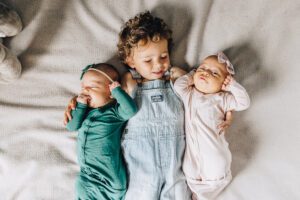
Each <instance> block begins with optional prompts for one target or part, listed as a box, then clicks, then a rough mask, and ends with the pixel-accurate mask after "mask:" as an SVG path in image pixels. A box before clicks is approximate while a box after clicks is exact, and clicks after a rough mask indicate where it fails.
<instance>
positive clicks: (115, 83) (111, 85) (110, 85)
mask: <svg viewBox="0 0 300 200" xmlns="http://www.w3.org/2000/svg"><path fill="white" fill-rule="evenodd" d="M119 86H121V85H120V83H119V82H118V81H115V82H113V83H111V84H109V90H110V91H112V90H113V89H115V88H116V87H119Z"/></svg>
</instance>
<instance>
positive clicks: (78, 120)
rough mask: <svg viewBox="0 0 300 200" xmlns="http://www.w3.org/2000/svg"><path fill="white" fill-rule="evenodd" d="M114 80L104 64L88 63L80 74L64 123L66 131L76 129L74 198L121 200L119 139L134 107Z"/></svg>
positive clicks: (122, 174)
mask: <svg viewBox="0 0 300 200" xmlns="http://www.w3.org/2000/svg"><path fill="white" fill-rule="evenodd" d="M118 79H119V74H118V72H117V70H116V69H115V68H114V67H113V66H111V65H109V64H106V63H100V64H95V65H89V66H87V67H86V68H85V69H84V70H83V73H82V75H81V88H82V89H81V93H80V94H79V95H78V97H77V99H76V100H77V106H76V108H75V110H72V113H71V114H72V119H71V120H70V121H69V122H68V123H67V129H68V130H70V131H75V130H78V132H79V133H78V139H77V140H78V144H77V148H78V149H77V152H78V161H79V165H80V172H79V175H78V178H77V181H76V193H77V197H76V198H77V199H81V200H89V199H114V200H121V199H123V198H124V196H125V192H126V186H127V179H126V168H125V163H124V160H123V157H122V153H121V145H120V144H121V141H120V140H121V134H122V130H123V127H124V125H125V123H126V121H127V120H128V119H129V118H131V117H132V116H133V115H135V113H136V112H137V107H136V105H135V103H134V101H133V100H132V99H131V97H130V96H129V95H128V94H127V93H126V92H125V91H124V90H122V89H121V87H120V84H119V83H118V82H117V80H118Z"/></svg>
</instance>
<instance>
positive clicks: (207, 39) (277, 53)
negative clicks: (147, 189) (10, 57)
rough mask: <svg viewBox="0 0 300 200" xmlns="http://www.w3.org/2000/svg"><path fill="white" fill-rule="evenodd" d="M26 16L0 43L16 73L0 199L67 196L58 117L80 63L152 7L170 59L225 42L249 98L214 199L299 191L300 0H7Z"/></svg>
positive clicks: (6, 95) (70, 162)
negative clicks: (226, 180) (167, 38)
mask: <svg viewBox="0 0 300 200" xmlns="http://www.w3.org/2000/svg"><path fill="white" fill-rule="evenodd" d="M6 2H9V3H10V5H12V6H13V7H14V8H16V10H17V12H18V13H19V14H20V17H21V19H22V22H23V30H22V32H21V33H19V34H18V35H17V36H15V37H13V38H11V39H9V38H7V39H4V44H6V46H8V47H9V49H11V50H12V52H13V53H14V54H16V55H18V56H19V59H20V61H21V64H22V67H23V71H22V75H21V77H20V79H18V80H17V81H15V82H13V83H12V84H10V85H0V127H1V128H0V194H1V199H4V200H12V199H13V200H40V199H51V200H61V199H74V181H75V176H76V174H77V172H78V166H77V158H76V150H75V147H76V133H75V132H74V133H68V132H67V131H66V129H65V127H64V126H63V123H62V120H63V111H64V108H65V106H66V104H67V102H68V100H69V99H70V98H71V97H72V96H73V95H74V94H75V93H77V92H78V91H79V89H80V88H79V85H80V84H79V77H80V74H81V69H82V68H83V67H85V66H86V65H88V64H91V63H97V62H109V63H111V64H114V65H116V66H117V67H118V69H119V70H120V72H124V71H125V69H124V68H123V67H122V66H121V64H120V63H119V62H118V59H117V57H116V44H117V38H118V35H117V34H118V32H119V31H120V27H121V25H122V24H123V23H124V22H125V21H126V20H128V19H129V18H130V17H132V16H134V15H135V14H136V13H138V12H140V11H144V10H145V9H149V10H152V11H153V12H154V13H155V14H156V15H158V16H160V17H162V18H163V19H165V21H166V22H167V24H168V25H169V26H170V27H171V28H172V29H173V36H174V44H175V46H174V51H173V53H172V57H171V60H172V64H173V65H177V66H183V67H185V68H188V66H195V65H198V64H199V63H200V61H201V59H203V58H204V57H205V56H206V55H209V54H212V53H215V52H217V51H218V50H224V49H225V54H226V55H227V56H228V57H229V58H230V60H231V61H232V63H233V65H234V67H235V70H236V79H237V81H238V82H239V83H241V84H242V85H243V86H245V88H246V89H247V91H248V92H249V95H250V97H251V100H252V105H251V108H250V109H249V110H247V111H244V112H237V113H236V114H235V115H234V118H236V119H237V120H236V121H234V122H233V124H232V126H231V127H230V130H229V132H230V134H228V137H227V140H228V141H229V143H230V149H231V152H232V158H233V161H232V173H233V181H232V183H231V184H230V186H229V187H228V188H227V189H226V190H225V191H224V193H222V196H221V197H220V198H219V199H221V200H241V199H242V200H253V199H263V200H282V199H300V191H299V185H300V178H299V177H300V171H299V169H300V157H299V155H298V154H299V151H300V145H299V144H300V138H299V137H300V134H299V130H300V123H299V107H300V92H299V73H300V68H299V52H300V40H299V35H300V30H299V29H300V12H299V10H300V2H299V1H298V0H287V1H279V0H265V1H260V0H251V1H250V0H245V1H241V0H240V1H236V0H226V1H224V0H223V1H222V0H217V1H211V0H185V1H182V0H153V1H145V0H122V1H121V0H120V1H116V0H109V1H108V0H51V1H50V0H38V1H31V0H10V1H6Z"/></svg>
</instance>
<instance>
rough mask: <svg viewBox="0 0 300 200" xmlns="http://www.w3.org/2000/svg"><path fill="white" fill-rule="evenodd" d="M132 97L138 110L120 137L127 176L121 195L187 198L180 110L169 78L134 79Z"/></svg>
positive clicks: (148, 198)
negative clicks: (124, 191)
mask: <svg viewBox="0 0 300 200" xmlns="http://www.w3.org/2000/svg"><path fill="white" fill-rule="evenodd" d="M132 75H133V78H134V79H138V78H136V74H132ZM132 97H133V98H134V100H135V102H136V104H137V106H138V109H139V110H138V113H137V114H136V115H135V116H134V117H132V118H131V119H130V120H129V121H128V123H127V126H126V128H125V132H124V134H123V138H122V148H123V151H124V152H123V153H124V157H125V162H126V164H127V170H128V179H129V180H128V181H129V186H128V190H127V193H126V195H125V199H126V200H136V199H143V200H158V199H159V200H167V199H168V200H187V199H190V196H191V194H190V191H189V189H188V187H187V184H186V179H185V176H184V174H183V172H182V159H183V155H184V149H185V133H184V110H183V104H182V102H181V100H180V99H179V98H178V97H177V96H176V94H175V93H174V91H173V86H172V83H171V81H167V80H152V81H148V82H144V83H142V82H141V81H138V85H137V87H136V88H135V90H134V91H133V94H132Z"/></svg>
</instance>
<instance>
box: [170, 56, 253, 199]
mask: <svg viewBox="0 0 300 200" xmlns="http://www.w3.org/2000/svg"><path fill="white" fill-rule="evenodd" d="M233 74H234V68H233V65H232V64H231V63H230V61H229V60H228V58H227V57H226V55H225V54H224V53H223V52H219V53H218V54H217V55H211V56H208V57H207V58H205V59H204V61H203V63H202V64H201V65H200V66H199V67H198V68H197V69H196V70H192V71H191V72H190V73H188V74H186V75H184V76H182V77H180V78H178V79H177V80H176V82H175V85H174V87H175V91H176V92H177V93H178V94H179V96H180V97H181V99H182V101H183V103H184V108H185V130H186V150H185V155H184V161H183V171H184V173H185V175H186V178H187V183H188V185H189V187H190V189H191V191H192V192H193V200H211V199H215V198H216V197H217V196H218V195H219V194H220V192H221V191H222V190H223V189H224V188H225V187H226V186H227V185H228V184H229V182H230V181H231V179H232V176H231V170H230V165H231V153H230V150H229V148H228V143H227V142H226V139H225V136H224V130H223V129H222V128H221V127H220V126H219V125H220V124H222V122H223V121H224V116H225V113H226V112H228V111H241V110H245V109H247V108H248V107H249V105H250V99H249V96H248V94H247V92H246V90H245V89H244V88H243V87H242V86H241V85H240V84H239V83H237V82H236V81H235V80H234V79H233V78H232V75H233Z"/></svg>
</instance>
